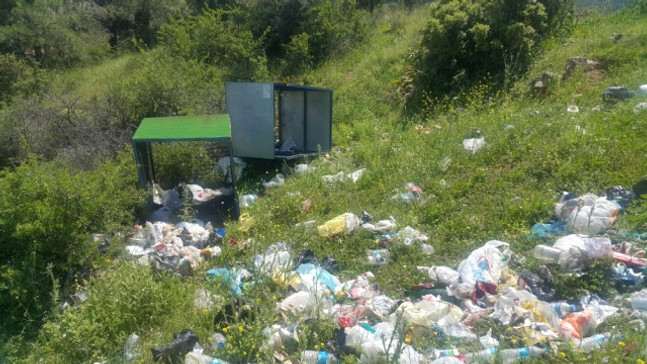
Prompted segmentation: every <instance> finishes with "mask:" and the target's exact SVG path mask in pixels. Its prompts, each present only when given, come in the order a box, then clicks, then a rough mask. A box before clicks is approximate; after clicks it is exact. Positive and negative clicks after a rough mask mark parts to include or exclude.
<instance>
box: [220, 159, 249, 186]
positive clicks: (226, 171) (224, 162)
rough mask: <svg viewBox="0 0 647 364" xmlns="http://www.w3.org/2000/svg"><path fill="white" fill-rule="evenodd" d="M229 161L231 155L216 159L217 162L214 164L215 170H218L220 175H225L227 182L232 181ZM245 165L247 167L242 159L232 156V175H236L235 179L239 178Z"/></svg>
mask: <svg viewBox="0 0 647 364" xmlns="http://www.w3.org/2000/svg"><path fill="white" fill-rule="evenodd" d="M230 163H231V157H222V158H220V159H218V164H217V165H216V171H218V172H220V173H221V174H222V176H224V177H225V179H226V181H227V183H232V180H231V177H232V176H231V168H229V166H230ZM245 167H247V163H245V162H243V160H242V159H240V158H238V157H234V175H235V176H236V181H238V180H240V176H241V175H242V173H243V170H244V169H245Z"/></svg>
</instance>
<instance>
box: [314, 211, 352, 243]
mask: <svg viewBox="0 0 647 364" xmlns="http://www.w3.org/2000/svg"><path fill="white" fill-rule="evenodd" d="M359 223H360V220H359V218H358V217H357V215H355V214H353V213H352V212H347V213H345V214H341V215H339V216H337V217H335V218H333V219H332V220H328V221H326V222H325V223H324V224H323V225H319V226H317V231H318V232H319V235H320V236H326V237H333V236H336V235H339V234H348V233H350V232H352V231H353V230H355V229H357V227H358V226H359Z"/></svg>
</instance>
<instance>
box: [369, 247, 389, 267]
mask: <svg viewBox="0 0 647 364" xmlns="http://www.w3.org/2000/svg"><path fill="white" fill-rule="evenodd" d="M366 256H367V258H368V262H369V263H370V264H373V265H387V264H389V263H390V262H391V252H389V251H388V250H387V249H378V250H367V251H366Z"/></svg>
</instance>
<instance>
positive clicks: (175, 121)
mask: <svg viewBox="0 0 647 364" xmlns="http://www.w3.org/2000/svg"><path fill="white" fill-rule="evenodd" d="M188 141H210V142H224V143H227V144H228V148H229V158H230V161H229V162H230V163H229V168H230V169H231V170H230V173H231V176H235V175H234V156H233V148H232V143H231V125H230V121H229V116H228V115H226V114H220V115H202V116H172V117H158V118H145V119H143V120H142V122H141V124H140V125H139V127H138V128H137V131H136V132H135V135H133V139H132V146H133V153H134V157H135V163H136V165H137V174H138V175H139V184H140V186H141V187H142V188H148V187H150V186H149V185H150V184H151V183H152V182H153V181H155V165H154V162H153V153H152V148H151V143H154V142H188ZM232 185H233V188H234V211H233V216H232V217H233V218H234V219H238V217H239V216H240V210H239V206H238V193H237V192H236V180H235V178H232Z"/></svg>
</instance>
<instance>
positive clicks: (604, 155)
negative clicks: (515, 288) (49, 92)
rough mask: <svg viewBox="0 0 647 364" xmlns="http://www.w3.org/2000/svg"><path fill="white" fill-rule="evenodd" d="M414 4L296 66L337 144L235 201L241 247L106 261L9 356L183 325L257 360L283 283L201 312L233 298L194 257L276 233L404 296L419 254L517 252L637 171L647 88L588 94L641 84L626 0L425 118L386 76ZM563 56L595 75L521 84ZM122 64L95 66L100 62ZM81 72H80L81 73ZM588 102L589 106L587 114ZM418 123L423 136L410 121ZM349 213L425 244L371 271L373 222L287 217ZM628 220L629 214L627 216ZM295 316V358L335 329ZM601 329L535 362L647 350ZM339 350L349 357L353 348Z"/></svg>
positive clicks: (400, 70) (637, 25) (98, 345)
mask: <svg viewBox="0 0 647 364" xmlns="http://www.w3.org/2000/svg"><path fill="white" fill-rule="evenodd" d="M426 11H427V9H426V8H420V9H416V10H415V11H413V12H411V13H408V12H406V11H403V10H400V9H398V8H396V7H384V8H383V9H382V10H381V13H379V14H378V15H376V17H375V23H374V25H373V29H374V31H373V32H372V33H371V36H370V37H369V39H368V40H367V41H366V43H365V44H364V45H362V46H360V47H359V48H358V49H356V50H353V51H352V52H351V53H349V54H347V55H346V56H344V57H342V58H340V59H336V60H331V61H329V62H328V63H326V64H324V65H323V66H322V67H321V68H319V69H317V70H313V71H311V72H308V73H306V74H304V75H302V76H301V77H299V78H297V80H298V81H302V82H304V83H307V84H312V85H316V86H322V87H329V88H332V89H333V90H334V92H335V96H334V102H335V103H334V113H335V114H334V115H335V116H334V119H335V120H334V123H335V124H334V136H333V140H334V143H335V145H336V147H335V148H334V150H333V151H331V152H330V153H328V154H327V155H326V156H321V157H317V158H314V159H312V160H311V161H310V164H311V165H312V166H314V167H316V168H317V169H316V171H315V172H313V173H309V174H304V175H292V176H289V178H287V180H286V183H285V185H283V186H282V187H280V188H277V189H273V190H269V191H266V192H265V193H264V195H263V196H262V198H260V199H259V200H258V201H257V203H256V204H254V205H253V206H252V207H251V208H249V209H248V210H247V211H246V212H247V213H249V215H250V216H251V217H253V223H252V225H251V228H250V229H249V230H248V231H242V230H241V229H240V224H238V223H234V222H232V223H229V224H227V226H226V229H227V239H226V240H228V239H230V238H235V239H236V240H237V241H239V242H243V241H245V240H246V239H251V242H250V244H249V246H248V248H247V249H245V248H243V249H241V248H240V246H241V245H242V244H239V245H238V246H236V247H234V246H230V245H225V246H224V247H223V250H224V251H223V255H222V256H220V257H217V258H215V259H213V260H211V261H208V262H207V263H206V264H205V265H204V266H203V267H202V268H201V270H200V271H198V272H197V273H196V275H195V276H194V277H193V278H190V279H187V280H185V281H181V280H179V279H178V278H169V277H154V276H152V275H151V273H150V270H148V269H145V268H140V267H137V266H135V265H131V264H128V263H124V262H121V260H119V261H120V262H117V261H115V262H114V263H113V264H112V265H111V267H110V268H108V269H106V270H105V271H104V272H102V273H101V274H100V275H98V276H97V277H96V278H94V279H92V280H90V281H89V282H86V283H85V285H86V289H88V291H89V293H90V299H89V301H88V302H87V303H86V304H84V305H82V306H81V308H79V309H72V310H68V311H66V312H65V313H63V314H61V315H59V316H57V317H55V318H54V319H52V320H51V321H50V322H48V323H47V324H46V325H45V327H44V329H43V331H42V333H41V335H40V338H39V340H38V341H37V342H35V343H32V344H29V343H23V344H22V346H21V345H20V343H16V344H15V346H8V348H9V349H8V350H13V349H12V348H14V349H15V350H17V349H16V348H25V349H24V351H23V352H21V353H16V357H14V359H15V361H16V362H33V361H36V360H38V359H42V360H43V362H46V363H49V362H51V363H56V362H88V361H93V360H105V359H112V360H113V361H114V362H116V361H118V358H119V356H120V355H121V350H122V347H123V342H124V340H125V339H126V337H127V336H128V335H129V334H130V333H131V332H137V333H138V334H139V335H140V336H141V337H142V339H141V343H140V345H141V347H142V348H143V349H142V353H143V356H142V358H141V360H142V361H144V362H149V361H150V360H152V357H151V354H150V350H149V349H150V347H152V346H156V345H160V344H163V343H166V342H168V341H170V340H171V339H172V333H176V332H179V331H181V330H182V329H184V328H191V329H193V330H194V331H195V332H196V333H197V334H198V336H199V337H200V339H201V342H202V343H203V344H205V345H207V346H208V344H206V343H208V338H209V337H210V335H211V333H212V332H213V331H218V330H219V331H220V332H223V333H224V334H226V335H227V336H228V344H227V346H226V347H225V349H224V351H221V352H218V353H217V355H218V356H219V357H221V358H223V359H227V360H230V361H231V362H247V361H253V360H257V359H256V358H257V356H258V358H259V359H258V360H259V362H261V361H262V362H267V361H269V360H271V356H272V354H273V350H269V349H267V348H263V347H262V341H263V335H262V330H263V328H264V327H267V326H270V325H271V324H273V323H275V322H277V321H278V320H279V319H280V317H279V315H278V314H277V313H276V312H275V310H274V304H275V303H276V302H279V301H281V300H282V299H283V298H284V297H285V296H287V295H288V290H287V288H286V287H285V285H281V284H279V285H275V284H272V283H271V282H270V281H269V279H268V277H262V276H260V277H258V278H257V282H256V284H254V285H251V286H249V288H248V290H247V291H246V294H245V300H246V301H247V302H249V303H250V304H252V305H253V306H254V307H255V308H254V312H255V316H254V318H253V319H249V318H245V317H233V318H228V319H226V320H225V321H220V322H214V319H215V318H216V316H217V311H218V309H217V308H216V309H213V310H199V309H196V308H195V307H194V305H193V297H194V295H195V292H196V290H198V289H206V290H207V291H209V292H211V293H214V294H216V295H219V296H221V297H222V298H221V299H220V300H217V302H216V306H217V307H218V306H222V305H224V304H225V302H231V301H232V297H231V294H230V293H229V292H228V289H227V287H223V286H221V285H218V284H212V283H208V282H207V281H206V280H205V278H204V271H206V269H209V268H214V267H223V266H227V265H232V264H233V265H244V266H250V265H251V262H252V260H253V257H254V255H255V254H260V253H263V252H264V251H265V250H266V249H267V247H268V246H269V245H271V244H274V243H276V242H280V241H282V242H286V243H287V244H288V246H289V247H290V250H291V252H292V254H293V256H297V255H298V254H299V252H300V251H302V249H305V248H310V249H313V250H314V251H315V253H316V255H317V256H318V257H323V256H326V255H333V256H335V257H336V259H337V261H338V262H339V264H340V267H341V270H342V271H341V273H340V274H339V276H340V278H343V279H352V278H354V277H355V276H356V275H358V274H361V273H362V272H365V271H372V272H373V273H374V274H375V276H376V278H377V282H378V283H379V286H380V290H381V291H382V292H384V293H385V294H387V295H389V296H390V297H393V298H397V299H399V298H405V297H407V294H408V290H409V288H410V287H411V286H412V285H413V284H415V283H418V282H421V281H424V280H426V279H427V277H426V276H425V275H423V274H421V273H419V272H418V271H417V270H416V266H417V265H427V266H429V265H449V266H456V265H457V264H458V262H460V261H461V260H462V259H464V258H465V257H466V256H467V254H469V252H470V251H471V250H473V249H475V248H477V247H479V246H481V245H482V244H483V243H484V242H485V241H487V240H493V239H498V240H503V241H506V242H509V243H510V244H511V248H512V250H513V251H514V252H515V253H520V254H523V255H526V256H530V255H531V254H530V253H531V249H532V247H533V246H534V244H535V242H531V241H528V240H527V238H526V236H527V235H528V233H529V231H530V228H531V226H532V225H533V224H534V223H535V222H539V221H546V220H548V219H550V217H551V214H552V210H553V204H554V202H555V201H556V200H557V199H558V198H559V196H560V195H561V193H562V191H574V192H577V193H580V194H582V193H586V192H593V193H600V192H602V191H603V190H604V189H605V188H606V187H610V186H612V185H618V184H619V185H624V186H627V187H629V186H631V185H633V184H634V183H636V182H637V181H639V180H641V179H643V178H646V177H647V143H645V140H646V139H647V114H644V113H643V114H636V113H634V112H633V110H632V109H633V107H634V105H635V104H636V103H638V102H640V101H646V100H647V97H645V96H641V97H636V98H634V99H631V100H628V101H624V102H620V103H617V104H604V103H603V102H602V99H601V97H600V95H601V93H602V92H603V91H604V90H605V89H606V87H608V86H613V85H624V86H627V87H629V88H632V89H635V88H636V87H637V86H638V85H640V84H644V83H647V44H646V42H647V41H646V39H647V36H646V32H647V17H645V16H644V15H643V16H638V15H635V14H631V13H627V12H625V13H618V14H611V15H608V16H604V17H596V16H593V17H589V18H584V19H581V20H580V21H579V23H578V25H577V27H576V28H575V30H574V32H573V33H572V34H571V35H570V36H568V37H566V38H559V39H553V40H551V41H549V42H548V44H547V48H546V51H545V52H544V53H543V54H541V55H540V56H539V57H538V59H537V61H536V62H535V64H534V66H533V68H532V69H531V70H530V72H529V73H528V75H527V77H526V78H525V79H523V80H521V81H519V82H518V83H517V84H516V85H515V86H514V88H513V90H512V92H510V93H508V94H501V93H495V92H491V91H489V90H488V89H486V88H484V89H480V90H477V91H476V92H474V94H473V95H471V96H470V97H467V98H466V100H468V101H467V102H466V103H465V104H464V105H457V104H450V105H447V107H445V108H442V109H440V110H441V111H435V112H429V113H427V114H426V115H427V116H425V117H422V116H421V117H408V118H405V117H402V116H401V111H402V106H403V100H402V99H401V98H400V96H399V95H398V93H397V85H398V83H397V81H398V80H399V79H400V77H401V76H402V75H404V73H405V69H406V63H405V62H404V60H405V58H406V56H407V55H408V54H409V53H411V51H410V50H411V48H412V47H415V46H416V45H417V37H418V34H419V33H418V32H419V31H420V30H421V29H422V27H423V26H424V22H425V18H426ZM614 32H615V33H622V34H623V37H622V39H621V40H619V41H618V42H612V41H611V40H609V39H608V38H609V36H611V34H613V33H614ZM572 56H586V57H589V58H591V59H594V60H598V61H601V62H603V63H604V64H605V66H606V69H605V70H604V72H603V73H602V74H600V75H592V74H585V73H582V72H576V73H575V74H574V75H573V76H572V77H571V78H570V79H568V80H566V81H559V82H558V83H557V85H555V86H554V87H553V88H552V89H549V91H548V93H547V97H546V98H536V97H533V96H532V95H530V93H529V87H528V84H529V82H530V80H531V79H533V78H534V77H536V76H538V75H540V74H541V73H542V72H543V71H545V70H550V71H552V72H554V73H556V74H558V75H561V73H562V72H563V70H564V66H565V62H566V59H567V58H569V57H572ZM121 62H122V60H115V61H110V62H109V63H108V64H106V65H102V66H99V67H105V69H104V71H105V72H112V71H110V70H113V69H114V68H115V67H118V65H119V64H121ZM81 72H82V71H81ZM102 72H103V71H102ZM80 75H81V74H80ZM79 77H82V78H84V79H86V80H90V79H91V77H92V76H88V75H86V76H79ZM101 77H102V76H97V78H96V79H94V80H95V81H93V82H98V80H100V79H102V78H101ZM83 84H84V86H82V87H83V88H81V89H84V90H85V91H83V92H84V93H87V94H93V92H96V93H97V94H100V91H101V89H100V88H98V89H94V90H91V89H85V87H90V86H89V82H85V83H83ZM489 96H492V97H493V100H492V102H491V103H489V104H488V103H487V102H484V101H483V100H487V98H488V97H489ZM569 104H576V105H578V107H579V109H580V112H579V113H575V114H571V113H568V112H567V111H566V108H567V107H568V105H569ZM598 105H599V106H600V107H601V110H600V111H595V110H594V107H595V106H598ZM536 111H538V112H539V113H538V115H535V114H536V113H535V112H536ZM531 115H532V116H531ZM417 124H419V125H422V126H423V127H424V128H426V129H427V130H428V131H429V133H428V134H426V133H421V132H420V131H418V130H417V129H416V127H415V126H416V125H417ZM506 126H508V127H506ZM510 126H512V127H510ZM584 130H585V131H584ZM476 134H480V135H481V136H483V137H484V138H485V142H486V145H485V147H484V148H483V149H482V150H480V151H479V152H477V153H475V154H472V153H470V152H467V151H465V150H463V147H462V140H463V139H465V138H468V137H473V136H474V135H476ZM359 168H366V169H367V170H366V173H365V174H364V176H363V177H362V179H361V180H360V181H359V182H357V183H356V184H353V183H351V182H348V181H346V182H342V183H339V184H334V185H328V184H326V183H325V182H323V181H322V179H321V176H322V175H325V174H334V173H336V172H338V171H343V172H345V173H349V172H352V171H354V170H356V169H359ZM269 172H273V171H269ZM247 176H251V174H247ZM266 176H267V177H268V178H269V177H270V174H267V175H266ZM255 178H257V180H251V181H246V182H245V183H243V185H242V186H243V187H242V191H240V192H241V193H245V192H255V191H254V190H255V188H256V186H257V185H258V183H259V182H260V178H259V177H258V176H256V177H255ZM408 182H412V183H414V184H416V185H418V186H420V187H421V188H422V189H423V191H424V192H423V199H422V200H421V201H419V202H415V203H412V204H405V203H402V202H400V201H396V200H392V199H391V196H392V195H394V194H396V193H399V192H400V191H401V190H402V189H403V188H404V186H405V185H406V183H408ZM308 196H312V201H313V206H312V208H311V209H310V211H308V212H307V213H303V212H302V211H301V206H302V203H303V201H304V200H305V199H306V198H307V197H308ZM641 206H642V207H638V208H634V209H633V210H631V211H632V212H631V213H632V215H635V216H645V215H644V214H645V212H644V210H643V209H644V206H645V204H644V203H643V204H642V205H641ZM363 210H366V211H368V212H369V213H371V214H372V215H373V216H374V218H375V219H376V220H381V219H387V218H389V217H390V216H393V217H394V218H395V220H396V221H397V225H398V228H402V227H404V226H406V225H410V226H412V227H414V228H416V229H418V230H420V231H422V232H424V233H426V234H428V235H429V237H430V242H428V243H429V244H430V245H433V246H434V248H435V249H436V252H435V254H434V255H432V256H431V257H429V256H426V255H424V254H422V253H421V251H420V248H419V247H418V246H417V245H413V246H411V247H407V246H394V247H392V248H391V253H392V258H393V261H392V262H391V263H390V264H389V265H386V266H381V267H376V266H371V265H369V264H368V263H367V260H366V255H365V251H366V249H373V248H376V247H377V246H378V244H377V242H376V240H377V237H376V236H375V235H373V234H370V233H367V232H362V231H358V232H356V233H354V234H351V235H348V236H339V237H335V238H323V237H320V236H319V235H317V234H316V233H315V232H314V231H308V230H299V229H294V228H293V226H294V224H295V223H299V222H302V221H306V220H313V219H314V220H316V221H317V223H318V224H321V223H323V222H325V221H326V220H328V219H331V218H333V217H335V216H337V215H339V214H342V213H344V212H353V213H355V214H358V215H359V214H361V212H362V211H363ZM625 218H628V216H627V215H621V217H620V218H619V221H618V223H619V224H620V225H622V224H623V222H622V221H623V219H625ZM632 226H641V225H640V224H636V223H635V221H634V225H632ZM642 226H644V224H643V225H642ZM298 327H299V329H300V330H301V331H300V332H301V333H302V335H301V336H300V342H299V345H298V347H297V348H296V349H297V350H296V351H295V352H294V353H293V355H294V356H295V357H298V355H299V353H300V351H301V350H306V349H310V350H312V349H314V348H320V347H321V345H322V344H324V347H325V343H327V342H328V341H330V340H333V339H334V338H333V337H332V327H331V324H330V320H327V319H322V320H309V321H305V320H298ZM225 328H226V330H225ZM611 329H613V330H618V331H621V332H622V333H623V339H622V341H621V342H620V343H613V344H610V345H609V346H608V347H607V348H605V349H604V350H600V351H596V352H594V353H589V354H582V353H579V352H577V351H574V350H570V349H568V348H566V349H560V352H558V353H557V354H555V355H553V356H551V357H550V359H549V361H550V362H564V363H567V362H579V361H590V362H600V361H601V360H603V358H607V359H608V360H609V362H636V360H637V359H638V358H644V357H645V354H646V353H644V350H645V349H644V347H645V346H644V345H643V343H644V340H645V337H644V334H640V333H635V332H633V331H632V330H631V329H630V328H628V326H627V325H622V323H620V324H618V325H616V326H615V327H612V328H611ZM502 335H503V336H504V337H505V338H506V340H504V341H503V345H504V346H506V345H507V346H512V345H513V343H514V341H513V339H514V335H512V334H509V335H508V334H506V333H505V332H504V333H502ZM506 335H508V336H506ZM632 342H636V343H638V344H637V349H635V350H633V351H628V350H627V349H626V348H627V347H628V346H631V343H632ZM449 344H452V342H451V341H450V342H447V341H442V340H440V339H430V340H423V341H422V342H415V343H414V345H417V346H418V349H423V348H428V347H429V346H434V347H439V348H441V345H449ZM315 345H316V347H315ZM459 345H462V344H460V343H459ZM627 352H628V354H627ZM344 359H345V361H346V362H353V361H352V358H351V357H347V358H344ZM543 360H545V359H543ZM113 361H111V362H113Z"/></svg>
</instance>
